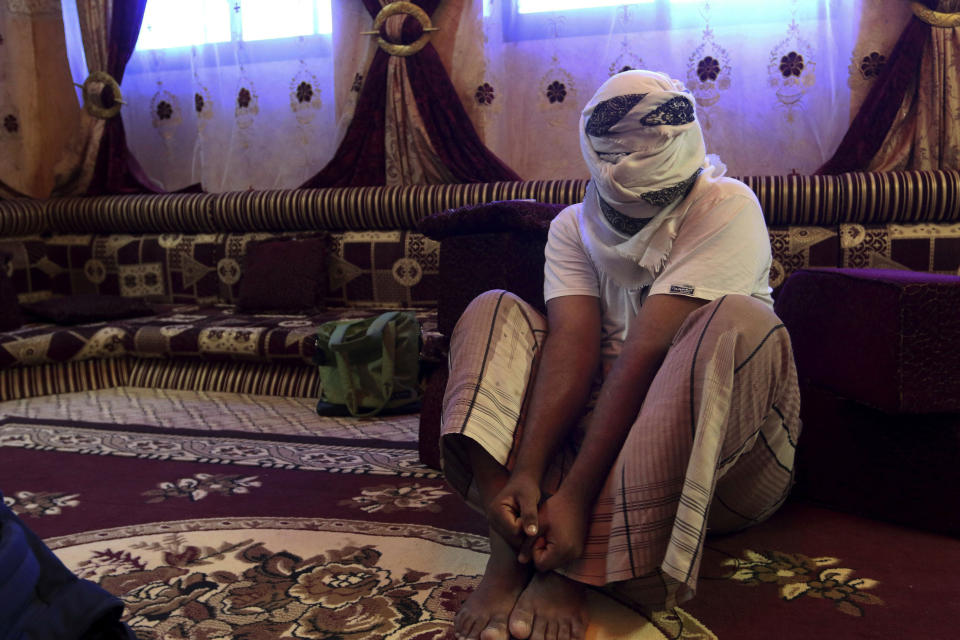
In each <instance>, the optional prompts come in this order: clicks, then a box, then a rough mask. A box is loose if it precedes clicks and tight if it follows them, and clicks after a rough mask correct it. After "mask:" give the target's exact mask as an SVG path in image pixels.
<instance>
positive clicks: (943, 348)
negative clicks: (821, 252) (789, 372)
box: [776, 269, 960, 413]
mask: <svg viewBox="0 0 960 640" xmlns="http://www.w3.org/2000/svg"><path fill="white" fill-rule="evenodd" d="M957 309H960V277H957V276H949V275H939V274H932V273H924V272H916V271H894V270H883V269H801V270H800V271H797V272H795V273H794V274H793V275H791V276H790V278H789V279H788V280H787V282H786V284H785V285H784V287H783V289H782V291H781V292H780V295H779V296H778V297H777V301H776V311H777V314H778V315H779V316H780V318H781V319H783V322H784V324H785V325H786V327H787V330H788V331H789V332H790V337H791V339H792V341H793V350H794V354H795V357H796V361H797V372H798V374H799V375H800V377H801V379H803V380H805V381H808V382H810V383H812V384H814V385H817V386H821V387H823V388H826V389H830V390H831V391H833V392H835V393H837V394H839V395H841V396H843V397H846V398H849V399H851V400H855V401H857V402H860V403H863V404H865V405H868V406H872V407H875V408H878V409H882V410H884V411H887V412H891V413H937V412H957V411H960V314H958V313H957Z"/></svg>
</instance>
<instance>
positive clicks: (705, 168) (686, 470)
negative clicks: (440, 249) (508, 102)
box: [441, 71, 800, 640]
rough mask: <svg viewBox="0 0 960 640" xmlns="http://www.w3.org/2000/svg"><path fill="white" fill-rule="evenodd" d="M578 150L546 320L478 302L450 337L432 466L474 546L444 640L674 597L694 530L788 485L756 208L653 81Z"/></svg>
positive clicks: (791, 383) (567, 628)
mask: <svg viewBox="0 0 960 640" xmlns="http://www.w3.org/2000/svg"><path fill="white" fill-rule="evenodd" d="M580 141H581V149H582V152H583V156H584V159H585V160H586V163H587V166H588V167H589V169H590V174H591V177H592V181H591V183H590V185H589V187H588V189H587V193H586V197H585V199H584V201H583V202H582V203H581V204H577V205H573V206H571V207H568V208H566V209H564V210H563V211H562V212H561V213H560V214H559V215H558V216H557V218H556V219H555V220H554V221H553V223H552V225H551V227H550V234H549V239H548V242H547V248H546V267H545V284H544V294H545V295H544V297H545V299H546V300H547V319H546V320H545V319H544V318H543V317H542V316H541V315H540V314H539V313H538V312H537V311H536V310H534V309H533V308H532V307H531V306H530V305H528V304H526V303H525V302H524V301H522V300H520V299H519V298H517V297H516V296H513V295H512V294H510V293H507V292H504V291H492V292H487V293H486V294H483V295H481V296H480V297H478V298H477V299H476V300H474V301H473V302H472V303H471V304H470V306H469V307H468V309H467V310H466V311H465V313H464V315H463V317H462V318H461V319H460V321H459V322H458V324H457V327H456V329H455V330H454V332H453V335H452V336H451V346H450V380H449V383H448V385H447V390H446V394H445V396H444V407H443V427H442V434H443V435H442V436H441V438H442V440H441V444H442V451H443V464H444V470H445V472H446V475H447V478H448V480H449V482H450V484H451V485H452V486H453V487H455V488H456V489H457V490H458V491H459V492H460V493H461V494H462V495H463V496H464V497H465V498H466V499H467V500H468V501H470V502H471V503H472V504H474V505H475V506H477V507H478V508H480V509H481V510H482V511H483V512H484V513H485V514H486V516H487V519H488V521H489V525H490V546H491V555H490V559H489V562H488V564H487V567H486V571H485V574H484V577H483V580H482V582H481V584H480V585H479V587H478V588H477V590H476V591H475V592H474V593H473V594H472V595H471V596H470V598H469V599H468V600H467V602H466V603H465V604H464V606H463V608H462V610H461V611H460V612H459V614H458V616H457V619H456V621H455V630H456V634H457V637H458V638H482V639H483V640H507V638H508V637H510V636H511V635H512V636H514V637H517V638H535V639H536V640H540V639H541V638H548V639H549V640H556V639H564V640H566V639H567V638H582V637H583V635H584V632H585V627H586V622H587V621H586V617H585V613H584V604H583V595H584V590H585V588H586V586H587V585H591V586H594V587H602V588H604V589H605V590H609V591H611V592H613V593H615V594H616V596H617V597H618V598H619V599H620V600H626V601H628V602H631V603H634V604H636V605H639V606H644V607H647V608H664V607H670V606H673V605H675V604H676V603H678V602H681V601H683V600H686V599H688V598H690V597H692V596H693V594H694V589H695V587H696V582H697V573H698V570H699V563H700V559H701V556H702V550H703V539H704V535H705V533H706V532H707V529H708V528H709V529H710V530H711V531H732V530H736V529H738V528H742V527H746V526H748V525H751V524H754V523H757V522H760V521H761V520H763V519H765V518H767V517H768V516H770V514H772V513H773V512H774V511H775V510H776V509H777V508H778V507H779V506H780V505H781V504H782V503H783V501H784V499H785V498H786V495H787V492H788V491H789V488H790V486H791V482H792V476H793V471H792V470H793V458H794V448H795V445H796V441H797V437H798V435H799V432H800V421H799V418H798V412H799V393H798V390H797V381H796V371H795V368H794V363H793V355H792V352H791V347H790V340H789V337H788V335H787V333H786V331H785V329H784V328H783V325H782V324H781V323H780V321H779V319H778V318H777V317H776V315H774V313H773V310H772V306H773V305H772V299H771V297H770V293H771V291H770V287H769V286H768V274H769V269H770V261H771V254H770V244H769V239H768V235H767V230H766V227H765V225H764V221H763V215H762V212H761V210H760V206H759V203H758V202H757V199H756V197H755V196H754V195H753V193H752V192H751V191H750V189H749V188H747V187H746V186H745V185H744V184H742V183H740V182H738V181H736V180H733V179H730V178H724V177H722V173H723V172H722V170H721V169H719V168H718V167H716V166H714V164H713V163H712V162H711V160H710V159H708V158H707V157H706V154H705V149H704V142H703V137H702V134H701V130H700V126H699V123H698V122H697V120H696V115H695V111H694V104H693V102H692V98H691V97H690V96H689V94H687V93H686V92H685V91H683V87H682V86H681V85H680V84H679V83H677V82H675V81H673V80H671V79H670V78H669V77H667V76H665V75H663V74H659V73H653V72H648V71H627V72H624V73H620V74H618V75H615V76H613V77H612V78H611V79H610V80H608V81H607V82H605V83H604V84H603V85H602V86H601V87H600V89H599V90H598V91H597V93H596V95H595V96H594V97H593V98H592V99H591V100H590V102H589V103H588V104H587V106H586V108H585V109H584V111H583V114H582V116H581V120H580Z"/></svg>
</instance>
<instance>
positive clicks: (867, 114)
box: [817, 0, 937, 175]
mask: <svg viewBox="0 0 960 640" xmlns="http://www.w3.org/2000/svg"><path fill="white" fill-rule="evenodd" d="M923 3H924V4H925V5H927V6H928V7H929V8H931V9H935V8H936V5H937V0H923ZM930 29H931V27H930V25H928V24H926V23H925V22H923V21H922V20H919V19H918V18H916V17H913V18H911V19H910V22H909V23H908V24H907V26H906V28H905V29H904V30H903V33H902V34H901V35H900V39H899V40H898V41H897V44H896V46H895V47H894V48H893V51H892V52H891V53H890V58H889V59H888V60H887V64H886V65H885V66H884V68H883V71H882V72H881V73H880V76H879V77H878V78H877V80H876V82H875V83H874V85H873V88H871V89H870V92H869V93H868V94H867V97H866V98H865V99H864V101H863V104H862V105H861V106H860V110H859V111H858V112H857V115H856V116H855V117H854V119H853V122H851V123H850V128H849V129H847V133H846V135H845V136H844V137H843V140H842V141H841V142H840V146H839V147H837V150H836V152H835V153H834V154H833V157H832V158H830V159H829V160H827V161H826V162H825V163H824V164H823V166H821V167H820V168H819V169H817V174H818V175H834V174H838V173H846V172H848V171H865V170H866V168H867V167H868V166H869V165H870V161H871V160H873V157H874V156H875V155H877V152H878V151H879V150H880V146H881V145H882V144H883V141H884V140H885V139H886V137H887V133H889V131H890V127H891V126H893V121H894V119H895V118H896V116H897V111H898V110H899V109H900V105H901V104H903V99H904V96H905V95H906V93H907V89H908V87H909V86H910V82H911V80H913V79H914V78H915V77H916V76H917V73H918V72H919V70H920V62H921V59H922V57H923V48H924V46H926V44H927V41H928V40H929V39H930Z"/></svg>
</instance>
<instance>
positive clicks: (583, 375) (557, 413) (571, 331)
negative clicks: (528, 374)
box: [513, 299, 600, 484]
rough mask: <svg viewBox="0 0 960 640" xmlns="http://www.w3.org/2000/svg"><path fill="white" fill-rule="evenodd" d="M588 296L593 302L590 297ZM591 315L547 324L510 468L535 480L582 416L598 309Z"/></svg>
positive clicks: (595, 350)
mask: <svg viewBox="0 0 960 640" xmlns="http://www.w3.org/2000/svg"><path fill="white" fill-rule="evenodd" d="M588 300H589V304H592V305H596V300H595V299H588ZM566 302H568V301H564V303H566ZM593 313H595V315H596V318H595V319H593V318H592V317H591V318H590V319H589V320H588V321H586V322H585V323H584V324H577V323H574V324H573V325H571V324H562V325H561V326H559V327H557V328H556V329H554V327H551V329H550V333H549V334H548V336H547V338H546V342H545V343H544V347H543V355H542V356H541V358H540V364H539V367H538V369H537V372H536V376H535V379H534V384H533V390H532V396H531V397H530V404H529V406H528V409H527V417H526V422H525V424H524V428H523V429H524V430H523V436H522V438H521V441H520V448H519V450H518V452H517V461H516V464H515V465H514V469H513V473H514V474H516V475H518V476H524V477H527V478H530V479H532V480H534V481H535V482H537V483H538V484H539V482H540V480H541V478H542V477H543V474H544V472H545V470H546V468H547V465H548V461H549V460H550V458H551V457H552V456H553V454H554V453H555V452H556V450H557V447H558V445H559V443H560V442H561V440H562V439H563V438H564V437H566V435H567V433H568V432H569V431H570V428H571V427H572V426H573V425H574V424H575V423H576V422H577V421H578V420H579V418H580V416H581V415H582V413H583V408H584V406H585V405H586V403H587V399H588V398H589V395H590V389H591V388H592V385H593V380H594V378H595V377H596V374H597V371H598V366H599V363H600V325H599V311H598V310H596V309H594V310H593ZM556 315H557V314H553V315H551V318H554V317H555V316H556ZM564 319H566V317H564ZM594 320H595V321H594ZM558 324H559V323H558Z"/></svg>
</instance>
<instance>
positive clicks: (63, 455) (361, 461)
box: [0, 417, 715, 640]
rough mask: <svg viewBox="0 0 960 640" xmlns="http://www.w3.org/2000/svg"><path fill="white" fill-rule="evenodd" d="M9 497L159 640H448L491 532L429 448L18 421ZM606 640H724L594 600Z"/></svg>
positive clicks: (599, 634) (597, 630)
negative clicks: (433, 464) (432, 463)
mask: <svg viewBox="0 0 960 640" xmlns="http://www.w3.org/2000/svg"><path fill="white" fill-rule="evenodd" d="M0 491H2V492H3V493H4V496H5V500H6V502H7V504H8V505H10V506H11V508H12V509H13V510H14V511H15V512H17V513H18V514H19V515H20V517H21V518H22V519H23V520H24V522H25V523H26V524H27V525H28V526H29V527H31V528H32V529H33V530H34V531H35V532H37V533H38V534H39V535H40V536H41V537H43V538H44V540H45V541H46V543H47V544H48V545H49V546H50V547H51V548H52V549H53V550H54V551H55V552H56V553H57V555H58V556H59V557H60V558H61V559H62V560H63V561H64V563H65V564H66V565H67V566H68V567H69V568H70V569H72V570H73V571H75V572H76V573H78V574H79V575H80V576H82V577H84V578H87V579H89V580H93V581H94V582H97V583H99V584H100V585H101V586H103V587H104V588H105V589H107V590H108V591H110V592H111V593H114V594H116V595H118V596H120V597H121V598H122V599H123V600H124V602H125V604H126V618H125V620H126V621H127V622H128V624H129V625H130V626H131V628H132V629H133V630H134V631H135V633H136V634H137V637H138V638H139V639H141V640H147V639H149V640H160V639H174V638H176V639H186V638H190V639H197V640H199V639H203V640H213V639H218V638H223V639H226V638H246V639H250V640H266V639H272V638H284V637H291V638H311V639H317V638H320V639H328V640H334V639H339V640H348V639H356V640H366V639H380V638H383V639H389V640H401V639H403V640H439V639H441V638H448V639H452V638H453V633H452V620H453V617H454V615H455V613H456V611H457V610H458V608H459V606H460V603H461V602H462V601H463V599H464V598H466V597H467V596H468V595H469V593H470V592H471V590H472V589H473V588H474V587H475V586H476V584H477V583H478V582H479V578H480V575H481V573H482V571H483V566H484V563H485V561H486V554H487V551H488V546H487V540H486V537H485V536H484V535H483V533H484V530H485V527H484V525H483V522H482V520H481V518H480V517H479V516H478V514H476V513H474V512H473V511H471V510H470V509H469V508H467V507H466V506H464V505H463V503H462V502H461V501H460V500H459V499H458V498H457V497H456V496H455V495H454V494H453V493H452V492H451V490H450V489H449V488H448V487H447V486H446V485H445V483H444V481H443V479H442V478H441V477H440V475H439V473H437V472H436V471H434V470H432V469H429V468H426V467H423V466H421V465H420V464H419V463H418V462H417V453H416V449H415V443H412V442H395V441H388V440H372V439H367V440H364V441H356V440H354V441H346V440H340V439H335V438H321V437H303V436H294V435H287V436H283V435H279V434H257V433H241V432H217V433H213V434H212V433H211V432H209V431H194V430H185V429H182V428H181V429H163V428H160V427H156V426H146V425H140V426H138V425H117V424H112V423H110V424H108V423H90V422H80V421H76V420H54V419H50V418H36V417H34V418H17V417H6V418H2V419H0ZM590 606H591V610H592V615H593V618H594V620H595V623H594V624H593V625H592V626H591V628H590V631H589V637H590V638H591V640H600V639H603V638H637V639H641V640H642V639H648V638H649V639H651V640H652V639H662V638H689V639H693V638H714V637H715V636H714V634H713V633H711V632H710V630H709V629H707V628H706V627H705V626H704V625H702V624H701V623H700V622H698V621H697V620H696V619H695V618H694V617H692V616H691V615H689V614H688V613H687V612H685V611H683V610H681V609H675V610H673V611H670V612H661V613H658V614H655V615H651V616H649V617H645V616H643V615H640V614H638V613H636V612H633V611H630V610H628V609H626V608H624V607H622V606H621V605H619V604H616V603H614V602H612V601H611V600H609V599H607V598H605V597H602V596H599V595H596V594H592V595H591V600H590Z"/></svg>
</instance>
